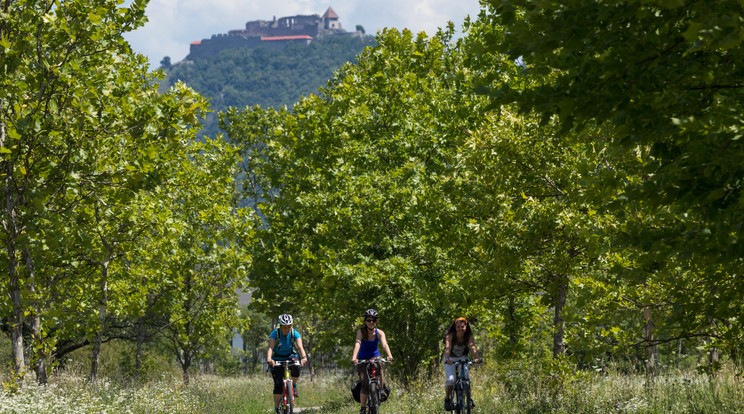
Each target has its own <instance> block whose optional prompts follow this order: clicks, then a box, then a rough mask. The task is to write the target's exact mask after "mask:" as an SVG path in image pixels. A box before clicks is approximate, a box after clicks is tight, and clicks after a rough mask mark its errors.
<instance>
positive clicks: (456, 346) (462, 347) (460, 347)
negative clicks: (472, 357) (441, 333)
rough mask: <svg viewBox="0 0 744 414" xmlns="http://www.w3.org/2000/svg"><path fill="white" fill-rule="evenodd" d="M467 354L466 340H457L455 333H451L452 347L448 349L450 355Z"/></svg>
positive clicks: (460, 355)
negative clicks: (461, 341)
mask: <svg viewBox="0 0 744 414" xmlns="http://www.w3.org/2000/svg"><path fill="white" fill-rule="evenodd" d="M467 354H468V344H467V342H463V343H459V342H457V334H454V335H452V349H450V356H451V357H458V358H459V357H462V356H465V355H467Z"/></svg>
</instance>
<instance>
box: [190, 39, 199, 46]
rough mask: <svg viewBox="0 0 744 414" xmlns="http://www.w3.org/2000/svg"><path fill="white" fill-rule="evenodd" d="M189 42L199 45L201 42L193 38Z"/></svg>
mask: <svg viewBox="0 0 744 414" xmlns="http://www.w3.org/2000/svg"><path fill="white" fill-rule="evenodd" d="M191 44H192V45H200V44H201V40H194V41H193V42H191Z"/></svg>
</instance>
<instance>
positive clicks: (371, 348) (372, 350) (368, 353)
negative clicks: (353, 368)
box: [357, 327, 380, 359]
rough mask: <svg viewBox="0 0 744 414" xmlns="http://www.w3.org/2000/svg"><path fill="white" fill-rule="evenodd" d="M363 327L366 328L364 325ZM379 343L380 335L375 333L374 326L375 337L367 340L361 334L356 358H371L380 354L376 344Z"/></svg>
mask: <svg viewBox="0 0 744 414" xmlns="http://www.w3.org/2000/svg"><path fill="white" fill-rule="evenodd" d="M364 329H367V328H366V327H365V328H364ZM379 344H380V337H379V336H378V335H377V328H375V339H373V340H371V341H367V340H366V339H365V335H364V334H362V343H361V346H360V347H359V353H358V354H357V359H372V358H374V357H378V356H380V350H379V349H377V346H378V345H379Z"/></svg>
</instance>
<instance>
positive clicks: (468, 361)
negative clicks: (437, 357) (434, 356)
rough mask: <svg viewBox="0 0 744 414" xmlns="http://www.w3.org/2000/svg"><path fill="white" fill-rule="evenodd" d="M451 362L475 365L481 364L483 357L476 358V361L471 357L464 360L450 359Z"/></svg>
mask: <svg viewBox="0 0 744 414" xmlns="http://www.w3.org/2000/svg"><path fill="white" fill-rule="evenodd" d="M452 363H453V364H454V365H462V364H468V365H477V364H482V363H483V359H478V360H477V361H473V360H471V359H468V360H466V361H452Z"/></svg>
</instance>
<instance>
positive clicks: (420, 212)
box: [223, 28, 483, 375]
mask: <svg viewBox="0 0 744 414" xmlns="http://www.w3.org/2000/svg"><path fill="white" fill-rule="evenodd" d="M452 32H453V29H452V28H450V29H449V30H448V31H446V32H441V33H439V34H438V35H437V36H434V37H432V38H427V37H426V36H425V35H423V34H422V35H419V36H414V35H413V34H412V33H410V32H409V31H403V32H398V31H394V30H391V31H386V32H383V33H382V34H380V36H379V38H378V45H377V46H376V47H375V48H371V49H367V50H366V51H365V52H364V53H363V54H362V55H360V56H359V59H358V64H356V65H347V66H345V67H344V68H343V69H342V70H341V71H339V72H338V73H337V74H336V76H334V78H333V79H332V80H331V81H330V82H329V84H328V86H327V87H326V88H323V89H322V90H321V93H320V94H319V95H317V96H313V95H311V96H309V97H307V98H305V99H304V100H302V101H301V102H300V103H298V104H297V105H295V107H294V108H293V111H291V112H290V111H288V110H275V109H264V108H260V107H254V108H247V109H245V110H243V111H237V110H234V109H233V110H230V111H228V112H227V113H226V115H225V118H224V122H223V127H224V128H225V130H226V131H228V133H229V135H230V137H231V139H232V140H234V141H235V142H237V143H239V144H240V145H241V146H242V148H243V149H244V151H245V152H246V160H247V163H246V164H247V166H248V170H247V171H246V174H245V177H248V178H255V181H254V182H248V181H247V180H246V181H245V183H244V185H243V188H244V189H245V190H246V191H256V192H257V193H253V194H248V196H247V198H250V199H257V200H260V201H259V203H258V208H259V209H260V212H261V213H262V214H263V215H264V216H265V217H266V227H265V228H264V229H262V230H261V234H260V238H261V240H262V243H263V247H262V248H261V249H259V250H258V251H256V253H255V257H256V266H255V268H254V271H253V273H252V275H251V284H252V286H254V287H255V288H256V289H257V290H256V291H255V292H254V294H253V299H254V301H255V303H256V305H257V306H261V307H262V308H263V309H265V310H267V312H268V313H275V312H276V311H278V310H279V309H281V310H285V311H290V312H294V310H300V311H301V313H302V314H303V315H306V316H308V319H310V318H311V317H312V316H313V315H314V314H317V315H321V317H322V318H321V319H325V320H329V319H331V320H334V321H336V323H335V324H334V325H335V326H334V327H332V328H331V330H330V331H328V332H325V335H324V336H326V337H328V338H342V340H341V343H346V344H351V343H352V340H353V330H354V329H355V326H356V325H357V324H358V323H359V322H360V321H361V314H362V313H363V311H364V310H365V309H366V308H370V307H374V308H376V309H377V310H378V311H380V314H381V315H382V318H381V327H383V328H387V329H388V330H389V332H391V334H390V337H389V340H390V342H391V346H392V347H393V349H395V351H394V352H395V353H396V354H397V357H398V358H399V359H400V360H401V364H400V365H398V367H399V368H398V369H400V370H401V371H403V372H405V373H406V374H407V375H414V373H415V372H416V371H417V370H418V369H421V365H422V364H423V366H430V364H431V363H432V362H433V361H435V359H436V354H437V352H438V347H439V343H440V342H441V328H442V326H443V325H444V324H446V323H449V322H450V315H452V314H454V313H455V309H460V308H461V306H463V304H464V303H469V302H470V301H469V299H470V298H471V297H475V296H476V293H474V292H470V291H467V290H465V289H464V287H463V286H462V285H461V284H460V283H458V281H459V279H460V278H461V277H462V275H461V274H460V272H459V269H458V268H457V263H455V262H451V261H450V260H449V258H450V257H451V252H452V251H453V250H455V249H456V246H452V244H451V243H450V241H446V240H443V239H441V238H440V231H441V230H442V229H449V226H451V225H452V224H453V223H454V221H455V220H456V219H453V218H452V213H454V200H452V195H451V190H452V189H453V188H454V187H455V186H456V185H457V182H458V181H457V180H458V178H459V177H457V171H456V167H457V165H458V160H457V159H456V155H457V154H456V151H455V149H456V148H457V145H458V144H460V143H461V142H462V139H463V137H464V136H465V135H467V134H468V131H469V130H470V129H471V128H474V127H475V126H476V125H477V123H478V122H479V121H480V120H482V119H483V118H482V117H481V115H480V114H479V113H478V111H477V108H478V106H479V105H480V103H479V101H478V100H477V99H475V97H474V94H472V93H471V92H470V89H469V87H470V85H469V83H468V75H467V72H466V69H464V68H463V65H462V54H461V53H459V52H458V46H457V42H455V41H452V39H451V36H452ZM458 312H459V311H458ZM321 342H323V341H322V340H321ZM328 342H329V343H333V342H334V341H328ZM335 342H338V341H335ZM396 365H397V364H396Z"/></svg>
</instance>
